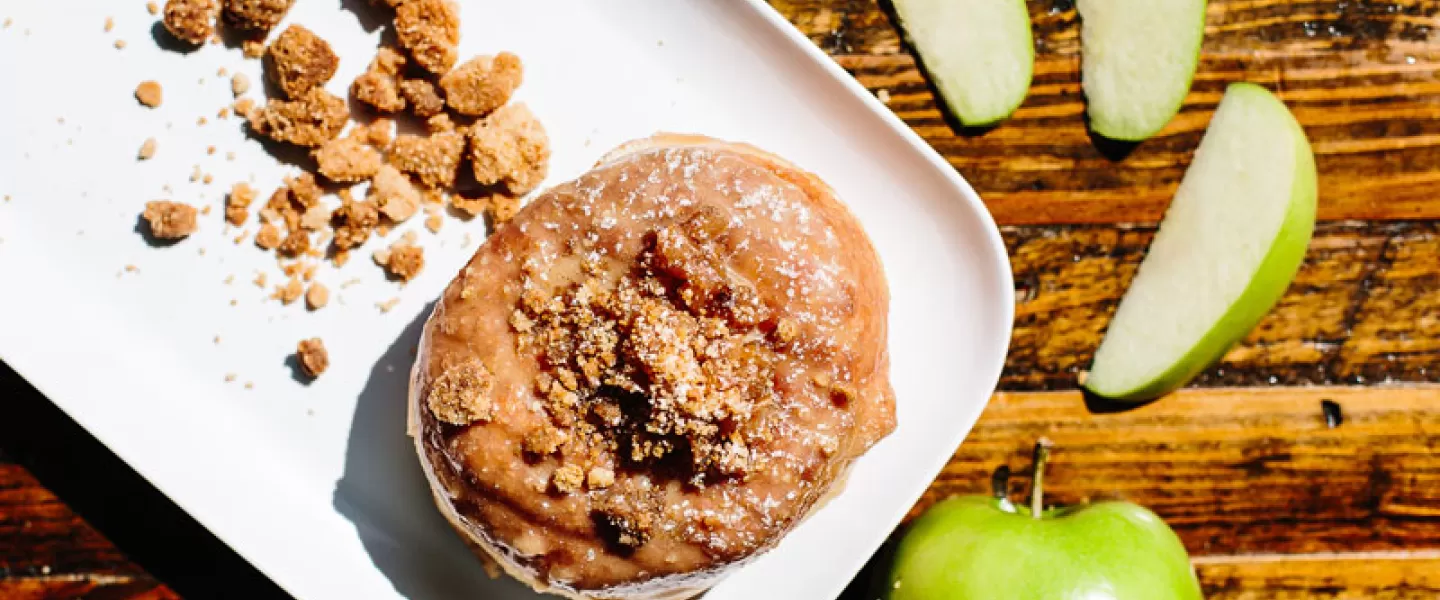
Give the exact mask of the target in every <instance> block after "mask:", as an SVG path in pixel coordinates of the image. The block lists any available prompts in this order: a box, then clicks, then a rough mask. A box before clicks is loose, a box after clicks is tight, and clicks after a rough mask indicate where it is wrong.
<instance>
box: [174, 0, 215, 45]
mask: <svg viewBox="0 0 1440 600" xmlns="http://www.w3.org/2000/svg"><path fill="white" fill-rule="evenodd" d="M218 11H219V7H218V6H216V5H215V0H167V1H166V2H165V19H164V22H165V29H167V30H169V31H170V34H171V35H174V36H175V37H176V38H177V39H179V40H181V41H185V42H189V43H190V44H193V45H196V46H198V45H200V44H203V43H205V40H208V39H210V35H211V34H212V33H215V16H216V13H217V12H218Z"/></svg>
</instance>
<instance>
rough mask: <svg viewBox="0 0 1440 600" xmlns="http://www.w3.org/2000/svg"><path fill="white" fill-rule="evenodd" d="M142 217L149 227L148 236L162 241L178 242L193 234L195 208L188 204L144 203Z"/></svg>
mask: <svg viewBox="0 0 1440 600" xmlns="http://www.w3.org/2000/svg"><path fill="white" fill-rule="evenodd" d="M142 216H143V217H144V218H145V221H146V222H147V223H148V224H149V225H150V235H153V236H155V237H156V238H159V239H162V240H178V239H181V238H184V237H186V236H189V235H190V234H192V233H195V229H196V223H195V207H193V206H190V205H189V204H184V203H180V202H170V201H167V200H152V201H150V202H146V203H145V212H144V213H143V215H142Z"/></svg>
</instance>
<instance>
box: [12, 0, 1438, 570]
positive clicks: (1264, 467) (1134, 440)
mask: <svg viewBox="0 0 1440 600" xmlns="http://www.w3.org/2000/svg"><path fill="white" fill-rule="evenodd" d="M772 1H773V4H774V5H775V6H776V8H778V9H779V10H780V11H781V12H783V13H784V14H785V15H786V16H787V17H789V18H790V20H791V21H793V22H794V23H795V24H796V25H797V26H798V27H800V29H801V30H802V31H804V32H805V33H806V34H807V35H808V36H810V38H811V39H812V40H814V42H815V43H816V44H818V45H820V47H822V48H823V49H825V51H827V52H828V53H830V54H831V55H832V56H833V57H834V58H835V60H836V61H837V62H838V63H839V64H840V65H842V66H843V67H845V68H846V69H847V70H849V71H850V72H851V73H853V74H854V75H855V76H856V77H857V78H859V80H860V81H861V82H862V83H863V84H864V85H865V86H866V87H868V88H870V89H871V90H873V91H874V92H875V93H876V94H877V95H879V96H881V97H882V98H888V100H887V103H888V104H889V106H890V108H891V109H892V110H894V111H895V112H896V113H897V114H898V115H900V116H901V117H902V118H904V119H905V121H906V122H907V123H909V124H910V125H911V126H912V127H914V128H915V130H916V131H917V132H919V133H920V134H921V135H922V136H924V137H925V138H926V139H927V140H929V141H930V143H931V144H933V145H934V146H935V148H936V149H938V150H939V151H940V152H941V153H942V154H944V155H945V156H946V157H947V158H948V159H949V160H950V162H951V163H952V164H953V165H955V167H956V168H957V169H959V171H960V172H961V173H963V174H964V175H965V176H966V178H968V179H969V180H970V182H971V183H972V184H974V185H975V187H976V188H977V189H978V190H979V191H980V193H981V195H982V196H984V198H985V200H986V202H987V204H988V205H989V207H990V209H991V211H992V213H993V214H994V215H995V218H996V220H997V221H999V222H1000V224H1001V225H1002V227H1003V231H1004V235H1005V240H1006V243H1007V244H1008V246H1009V250H1010V254H1011V256H1012V263H1013V266H1014V270H1015V280H1016V282H1017V286H1016V291H1015V299H1016V302H1017V303H1018V310H1017V318H1016V323H1015V335H1014V340H1013V343H1012V346H1011V352H1010V358H1009V361H1008V363H1007V365H1006V369H1005V374H1004V377H1003V379H1002V381H1001V384H1000V392H998V393H997V394H996V395H995V398H994V399H993V400H992V401H991V403H990V406H989V408H988V409H987V410H986V412H985V415H984V417H983V418H982V419H981V421H980V423H979V425H978V426H977V427H976V428H975V429H974V431H973V432H972V433H971V434H970V436H969V438H968V439H967V441H966V442H965V445H964V446H962V447H961V448H960V449H959V450H958V452H957V453H956V455H955V457H954V459H953V460H952V461H951V462H950V464H949V466H947V467H946V469H945V471H944V472H943V473H942V474H941V476H940V478H939V479H938V480H937V481H936V482H935V485H934V486H933V487H932V488H931V489H930V491H929V492H928V493H927V494H926V495H925V497H924V499H923V500H922V501H921V502H920V503H919V505H918V506H917V507H916V510H917V511H918V510H919V509H921V508H923V507H924V506H926V505H928V504H930V503H931V502H933V501H935V500H936V499H938V498H941V497H944V496H946V495H949V494H955V493H975V492H982V491H984V490H985V489H986V487H987V485H988V483H987V482H988V479H989V476H990V473H991V472H992V470H993V469H995V468H996V467H998V466H1000V465H1009V466H1010V467H1011V468H1012V469H1015V470H1016V471H1017V472H1023V471H1024V468H1025V467H1026V465H1027V464H1028V460H1029V459H1028V455H1029V451H1030V445H1031V444H1032V443H1033V442H1034V440H1035V439H1036V438H1037V437H1039V436H1041V435H1044V436H1048V437H1049V438H1050V439H1051V440H1053V441H1054V442H1056V443H1057V444H1058V450H1057V452H1056V454H1055V457H1054V462H1053V466H1052V467H1051V470H1050V475H1049V477H1047V482H1046V485H1047V489H1048V490H1049V492H1050V498H1051V499H1053V500H1054V501H1057V502H1063V503H1071V502H1080V501H1084V500H1087V499H1095V498H1107V497H1120V498H1127V499H1130V500H1133V501H1136V502H1139V503H1141V504H1145V505H1147V506H1149V507H1151V508H1153V509H1154V510H1155V511H1156V512H1158V513H1159V514H1160V515H1161V516H1163V517H1164V518H1165V519H1166V520H1167V521H1169V523H1170V524H1171V525H1172V526H1173V527H1174V528H1175V529H1176V531H1177V532H1179V534H1180V537H1181V538H1182V539H1183V540H1184V541H1185V544H1186V546H1187V547H1188V548H1189V550H1190V552H1191V554H1192V555H1193V556H1194V560H1195V564H1196V565H1197V567H1198V569H1199V573H1200V577H1201V579H1202V581H1203V583H1204V585H1205V589H1206V591H1207V593H1208V595H1209V596H1210V597H1211V598H1309V597H1346V598H1434V597H1440V457H1437V456H1436V454H1435V452H1436V450H1437V445H1440V387H1437V386H1435V385H1434V384H1435V383H1436V382H1437V380H1440V231H1437V221H1436V219H1440V191H1437V184H1440V42H1437V41H1435V39H1434V38H1435V36H1434V34H1433V33H1432V31H1431V29H1432V27H1435V26H1437V25H1440V18H1437V16H1436V15H1437V13H1440V0H1408V1H1402V2H1397V3H1382V2H1366V1H1357V0H1324V1H1317V2H1306V1H1294V2H1286V1H1283V0H1211V3H1210V8H1209V15H1208V26H1207V35H1206V40H1205V47H1204V56H1203V57H1202V60H1201V64H1200V72H1199V75H1198V76H1197V78H1196V81H1195V85H1194V89H1193V91H1192V92H1191V93H1190V96H1189V98H1188V99H1187V100H1186V103H1185V107H1184V110H1183V111H1182V112H1181V114H1180V116H1179V117H1177V118H1176V119H1175V120H1174V121H1173V122H1172V123H1171V124H1170V125H1169V127H1167V128H1166V129H1165V130H1164V132H1163V133H1162V134H1161V135H1160V136H1159V137H1157V138H1155V139H1152V140H1150V141H1147V142H1145V143H1143V144H1141V145H1139V147H1137V148H1134V149H1133V151H1131V152H1129V153H1128V155H1124V156H1123V157H1122V156H1121V155H1120V154H1121V151H1122V150H1123V149H1120V148H1114V147H1110V146H1105V145H1097V144H1096V143H1095V142H1094V141H1092V140H1091V138H1090V137H1089V136H1088V135H1087V133H1086V130H1085V128H1084V125H1083V121H1082V118H1081V117H1082V114H1083V112H1084V104H1083V98H1082V96H1081V91H1080V77H1079V71H1078V68H1079V57H1078V39H1077V35H1078V23H1077V21H1076V16H1075V11H1074V10H1073V7H1072V2H1071V1H1070V0H1040V1H1032V2H1031V3H1030V5H1031V12H1032V15H1033V17H1034V21H1035V33H1036V44H1037V47H1038V49H1039V52H1038V53H1037V56H1036V61H1037V62H1036V68H1035V82H1034V85H1033V86H1032V88H1031V91H1030V96H1029V98H1028V99H1027V100H1026V101H1025V104H1024V106H1023V107H1022V108H1021V109H1020V110H1019V111H1018V112H1017V113H1016V114H1015V115H1014V118H1012V119H1011V120H1009V121H1007V122H1005V123H1004V124H1002V125H1001V126H999V127H998V128H995V129H992V130H989V131H983V132H981V131H965V132H961V133H957V132H956V131H955V130H954V129H952V128H951V126H950V125H949V124H947V121H946V120H945V118H944V117H943V116H942V113H941V112H939V111H938V110H937V109H936V104H935V101H934V96H933V95H932V93H931V90H930V88H929V87H928V86H927V84H926V80H925V79H924V77H922V75H921V74H920V73H919V72H918V71H917V70H916V68H915V61H914V59H913V58H912V57H911V55H910V54H909V53H908V51H907V49H906V48H905V46H904V45H903V44H902V42H901V40H900V37H899V36H898V35H897V32H896V29H895V27H894V21H893V18H892V17H891V16H890V15H888V14H887V12H886V11H885V9H884V8H882V6H881V5H877V4H876V1H875V0H772ZM1242 80H1246V81H1253V82H1256V83H1259V84H1262V85H1265V86H1267V87H1269V88H1271V89H1274V90H1277V91H1278V92H1279V93H1280V95H1281V97H1282V98H1283V99H1284V100H1285V101H1286V102H1287V103H1288V104H1289V105H1290V106H1291V108H1292V110H1293V111H1294V112H1295V115H1296V116H1297V117H1298V118H1299V120H1300V122H1301V123H1302V124H1303V125H1304V126H1305V129H1306V131H1307V133H1308V134H1309V135H1310V139H1311V140H1312V142H1313V145H1314V149H1315V152H1316V158H1317V162H1318V166H1319V171H1320V213H1319V216H1320V220H1321V224H1320V226H1319V228H1318V230H1317V231H1316V235H1315V240H1314V242H1313V243H1312V244H1311V247H1310V253H1309V255H1308V257H1307V260H1306V263H1305V266H1304V268H1303V269H1302V270H1301V272H1300V275H1299V279H1298V280H1297V281H1296V283H1295V284H1294V285H1293V286H1292V288H1291V289H1290V291H1289V293H1288V294H1287V295H1286V296H1285V298H1284V299H1283V300H1282V301H1281V303H1280V306H1279V307H1278V308H1277V309H1276V310H1275V311H1274V312H1273V313H1272V314H1271V315H1270V316H1269V317H1267V318H1266V319H1265V321H1264V322H1263V323H1262V324H1261V325H1260V326H1259V328H1258V329H1257V330H1256V331H1255V332H1253V333H1252V334H1251V335H1250V337H1249V338H1247V339H1246V340H1245V341H1244V342H1243V343H1242V344H1241V345H1240V346H1239V347H1237V348H1236V349H1234V350H1233V351H1232V352H1230V353H1229V354H1228V355H1227V356H1226V357H1225V359H1224V361H1223V362H1222V363H1221V364H1219V365H1218V366H1216V367H1215V368H1212V369H1210V370H1209V371H1208V372H1206V373H1205V374H1204V375H1203V376H1202V377H1201V378H1200V380H1199V381H1198V382H1196V384H1195V385H1194V387H1192V388H1191V389H1188V390H1186V391H1184V392H1181V393H1179V394H1177V395H1175V396H1173V397H1170V398H1166V399H1164V400H1162V401H1160V402H1156V403H1154V404H1151V405H1148V406H1145V407H1142V408H1139V409H1135V410H1131V411H1128V412H1119V413H1102V414H1096V413H1092V412H1090V411H1089V410H1087V408H1086V406H1085V404H1084V403H1083V401H1082V399H1081V397H1080V395H1079V394H1078V393H1076V392H1075V390H1074V388H1075V377H1076V373H1077V372H1078V370H1079V369H1082V368H1084V367H1085V366H1086V365H1087V364H1088V363H1089V361H1090V357H1091V353H1092V352H1093V350H1094V348H1095V346H1096V345H1097V343H1098V342H1099V340H1100V335H1101V333H1102V331H1103V330H1104V327H1105V324H1106V322H1107V320H1108V319H1109V316H1110V314H1111V312H1112V311H1113V310H1114V308H1115V306H1116V303H1117V301H1118V300H1119V297H1120V295H1121V293H1122V292H1123V290H1124V289H1125V287H1126V285H1127V284H1128V282H1129V280H1130V278H1131V277H1132V276H1133V274H1134V272H1135V267H1136V265H1137V263H1138V262H1139V261H1140V259H1141V257H1142V256H1143V254H1144V250H1145V247H1146V245H1147V244H1148V242H1149V240H1150V237H1151V235H1152V233H1153V225H1154V223H1155V221H1156V220H1157V219H1158V218H1159V217H1160V216H1161V214H1162V212H1163V211H1164V209H1165V206H1166V203H1167V202H1168V200H1169V198H1170V196H1171V194H1172V193H1173V192H1174V190H1175V186H1176V184H1177V183H1178V182H1179V180H1180V177H1181V174H1182V173H1183V172H1184V169H1185V166H1186V165H1187V164H1188V163H1189V161H1190V156H1191V153H1192V152H1193V151H1194V149H1195V146H1196V144H1197V143H1198V142H1199V140H1200V136H1201V134H1202V132H1203V131H1204V128H1205V125H1206V123H1207V122H1208V121H1209V119H1210V115H1211V113H1212V111H1213V110H1214V108H1215V105H1216V103H1217V102H1218V101H1219V99H1220V96H1221V93H1222V91H1223V90H1224V87H1225V85H1226V84H1227V83H1230V82H1233V81H1242ZM961 343H963V342H961ZM0 394H3V396H0V397H3V398H5V403H4V405H5V409H6V410H5V412H6V417H5V418H4V419H0V597H6V598H10V597H22V598H24V597H37V598H38V597H78V596H82V595H83V596H87V597H99V598H136V597H138V598H170V597H175V596H176V595H177V594H176V591H178V592H179V593H180V594H184V595H189V596H211V595H215V594H216V593H217V590H218V591H220V592H227V593H229V594H230V595H236V596H243V597H250V598H262V597H272V596H276V595H278V594H279V591H278V590H277V589H276V588H275V587H274V586H273V585H272V584H270V583H269V582H267V581H265V579H264V578H263V577H261V576H259V575H258V574H257V573H255V572H254V571H253V570H252V569H250V568H249V567H248V566H247V565H246V564H245V563H244V561H242V560H240V559H239V558H238V557H236V556H235V555H234V553H233V552H231V551H230V550H229V549H228V548H226V547H225V546H224V545H223V544H220V543H219V542H217V541H216V540H215V539H214V538H212V537H210V536H209V535H208V534H207V533H206V532H205V531H204V530H203V529H202V528H200V527H199V526H198V525H196V524H195V523H194V522H193V521H191V520H190V519H189V518H188V517H187V516H185V515H184V514H183V513H182V512H180V511H178V509H176V508H175V507H174V506H173V505H171V504H170V503H169V502H168V501H167V500H165V499H164V498H163V497H162V496H160V495H159V494H158V493H156V492H155V491H154V490H153V489H152V488H150V487H149V486H148V485H147V484H145V483H144V482H143V480H140V479H139V478H138V477H137V476H135V475H134V473H133V472H131V471H129V469H128V468H126V467H125V466H124V465H123V464H121V463H120V462H119V461H117V460H116V459H115V458H114V457H113V456H111V455H109V453H108V452H107V451H105V450H104V448H103V447H102V446H100V445H99V444H97V443H96V442H95V441H94V440H92V439H90V438H89V437H88V436H86V435H85V434H84V433H83V432H82V431H80V430H79V428H78V427H76V426H75V425H74V424H73V423H72V422H70V421H69V420H68V419H66V418H65V417H64V416H63V415H62V414H60V413H59V411H57V410H56V409H55V408H54V407H53V406H51V405H49V404H48V403H47V402H46V401H45V400H44V399H43V398H41V397H39V396H38V395H35V394H33V392H31V391H30V390H29V389H28V387H26V386H24V384H23V383H21V382H20V381H19V380H18V378H15V377H14V376H13V374H10V373H8V371H7V372H0ZM1324 400H1331V401H1334V402H1335V403H1337V404H1338V405H1339V406H1340V407H1341V408H1342V414H1343V417H1344V420H1343V422H1342V423H1341V424H1340V425H1339V426H1337V427H1330V426H1327V424H1326V421H1325V418H1324V417H1323V416H1322V412H1321V402H1322V401H1324ZM32 473H33V475H32ZM1027 487H1028V482H1027V481H1024V479H1023V477H1016V478H1015V479H1014V480H1013V481H1012V491H1013V492H1014V493H1015V494H1017V495H1018V494H1020V493H1021V492H1022V491H1023V490H1024V489H1025V488H1027ZM47 488H48V489H47ZM51 490H53V492H52V491H51ZM57 496H58V497H57ZM67 504H68V506H67ZM71 507H73V510H72V508H71ZM82 516H83V517H84V519H85V520H82ZM86 520H88V521H90V522H91V523H93V524H94V525H95V526H96V528H92V527H91V526H90V525H87V523H86ZM97 529H98V531H97ZM100 532H104V535H103V536H102V534H101V533H100ZM105 536H108V539H107V537H105ZM112 540H113V542H115V543H114V545H112V543H111V541H112ZM127 556H128V557H129V558H127ZM132 560H133V561H134V562H132ZM137 563H138V564H137ZM150 573H153V574H154V576H152V575H150ZM160 581H164V582H166V583H167V584H168V587H167V585H162V584H161V583H160ZM172 590H174V591H172ZM854 596H855V597H856V598H859V597H860V596H859V595H858V594H855V595H854Z"/></svg>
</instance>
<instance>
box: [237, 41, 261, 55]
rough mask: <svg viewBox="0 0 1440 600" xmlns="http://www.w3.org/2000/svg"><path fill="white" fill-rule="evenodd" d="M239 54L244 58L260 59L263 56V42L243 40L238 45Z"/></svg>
mask: <svg viewBox="0 0 1440 600" xmlns="http://www.w3.org/2000/svg"><path fill="white" fill-rule="evenodd" d="M240 53H241V54H244V55H245V58H260V57H262V56H265V42H263V41H261V40H245V41H243V42H241V43H240Z"/></svg>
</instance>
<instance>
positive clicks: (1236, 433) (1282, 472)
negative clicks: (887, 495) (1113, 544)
mask: <svg viewBox="0 0 1440 600" xmlns="http://www.w3.org/2000/svg"><path fill="white" fill-rule="evenodd" d="M1322 400H1332V401H1334V402H1336V403H1338V404H1339V405H1340V407H1341V412H1342V415H1343V421H1342V423H1341V424H1340V425H1339V426H1338V427H1335V428H1330V427H1328V426H1327V424H1326V422H1325V418H1324V416H1323V414H1322V412H1321V401H1322ZM1042 436H1044V437H1047V438H1049V439H1050V440H1051V441H1053V442H1054V443H1055V445H1056V449H1055V451H1054V452H1053V454H1052V459H1051V465H1052V466H1051V467H1050V469H1049V470H1047V472H1046V476H1045V489H1046V492H1047V494H1046V497H1047V498H1048V499H1049V501H1050V502H1052V503H1059V504H1074V503H1077V502H1084V501H1093V500H1100V499H1106V498H1123V499H1127V500H1130V501H1134V502H1137V503H1139V504H1142V505H1144V506H1148V507H1150V508H1151V509H1152V510H1154V511H1155V512H1156V513H1158V514H1159V515H1160V516H1161V517H1163V518H1164V519H1165V520H1166V521H1167V522H1168V523H1169V524H1170V525H1171V526H1172V527H1173V528H1174V529H1175V530H1176V532H1177V533H1178V534H1179V535H1180V538H1181V539H1182V540H1183V541H1184V543H1185V546H1186V548H1187V549H1189V551H1190V552H1191V554H1192V556H1212V555H1222V556H1223V555H1236V554H1302V553H1316V552H1355V551H1387V552H1405V551H1411V550H1415V549H1434V548H1440V454H1437V450H1440V386H1419V387H1413V386H1409V387H1400V386H1393V387H1370V388H1366V387H1298V388H1224V389H1191V390H1184V391H1181V392H1179V393H1177V394H1175V395H1172V396H1169V397H1166V398H1163V399H1161V400H1159V401H1157V402H1154V403H1152V404H1149V405H1146V406H1141V407H1138V408H1134V409H1132V410H1128V411H1124V412H1113V413H1103V412H1092V411H1091V410H1090V409H1089V408H1087V406H1086V403H1085V400H1084V399H1083V398H1082V396H1081V395H1080V394H1079V393H1078V392H1004V393H999V394H997V395H996V396H995V397H994V398H993V399H992V400H991V401H990V405H989V406H988V407H987V408H986V410H985V413H984V415H983V416H982V417H981V419H980V422H979V423H978V424H977V425H976V427H975V428H974V429H973V430H972V431H971V433H970V435H969V437H968V438H967V439H966V440H965V443H964V445H962V446H961V447H960V448H959V450H958V451H957V452H956V453H955V455H954V457H953V459H952V460H951V461H950V463H949V464H948V465H947V466H946V467H945V469H944V470H943V471H942V472H941V474H940V476H939V478H938V479H936V481H935V483H934V485H932V487H931V488H930V489H929V490H928V491H927V492H926V493H925V495H924V497H923V498H922V499H921V500H920V502H918V503H917V504H916V506H915V508H914V509H913V510H912V512H911V515H912V516H913V515H915V514H918V512H919V511H920V510H923V509H924V508H925V507H928V506H929V505H930V504H932V503H933V502H935V501H936V500H938V499H940V498H944V497H947V496H950V495H953V494H973V493H987V490H988V489H989V481H990V476H991V474H992V473H993V472H994V470H995V469H996V468H997V467H999V466H1001V465H1008V466H1009V468H1010V469H1011V470H1012V472H1013V473H1015V476H1014V477H1013V478H1012V479H1011V482H1010V491H1011V493H1012V497H1014V498H1016V499H1017V500H1018V499H1020V498H1022V497H1023V495H1024V494H1025V493H1028V490H1029V482H1028V473H1027V472H1026V470H1027V469H1028V468H1029V462H1030V453H1031V447H1032V444H1033V443H1034V442H1035V441H1036V440H1037V439H1038V438H1040V437H1042ZM1432 583H1433V582H1432Z"/></svg>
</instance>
